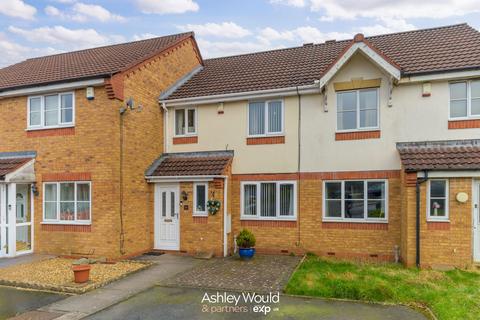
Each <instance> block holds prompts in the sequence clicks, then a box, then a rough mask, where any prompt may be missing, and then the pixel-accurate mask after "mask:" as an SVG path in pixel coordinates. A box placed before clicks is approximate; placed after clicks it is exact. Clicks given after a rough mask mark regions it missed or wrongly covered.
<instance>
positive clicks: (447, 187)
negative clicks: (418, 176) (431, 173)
mask: <svg viewBox="0 0 480 320" xmlns="http://www.w3.org/2000/svg"><path fill="white" fill-rule="evenodd" d="M432 181H445V216H444V217H439V216H432V215H430V214H431V211H430V200H431V199H432V198H431V196H430V193H431V182H432ZM433 199H443V198H441V197H433ZM449 201H450V183H449V181H448V179H429V180H428V182H427V201H426V208H427V210H426V211H427V221H428V222H450V203H449Z"/></svg>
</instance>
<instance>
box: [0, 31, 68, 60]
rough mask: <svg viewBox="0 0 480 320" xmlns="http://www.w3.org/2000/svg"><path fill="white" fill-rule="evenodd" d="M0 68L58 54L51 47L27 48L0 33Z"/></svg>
mask: <svg viewBox="0 0 480 320" xmlns="http://www.w3.org/2000/svg"><path fill="white" fill-rule="evenodd" d="M0 51H1V52H2V54H1V55H0V68H2V67H5V66H8V65H11V64H14V63H17V62H19V61H22V60H25V59H27V58H31V57H36V56H43V55H49V54H55V53H60V51H58V50H55V49H53V48H51V47H45V48H29V47H26V46H22V45H20V44H18V43H15V42H13V41H11V40H9V39H8V38H7V37H6V36H5V35H4V34H3V33H0Z"/></svg>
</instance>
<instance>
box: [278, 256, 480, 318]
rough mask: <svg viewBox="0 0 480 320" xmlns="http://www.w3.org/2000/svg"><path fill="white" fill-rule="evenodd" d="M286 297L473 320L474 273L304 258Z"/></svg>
mask: <svg viewBox="0 0 480 320" xmlns="http://www.w3.org/2000/svg"><path fill="white" fill-rule="evenodd" d="M286 292H287V293H289V294H297V295H308V296H317V297H323V298H337V299H352V300H363V301H372V302H390V303H403V304H409V305H417V306H418V305H424V306H427V307H429V308H430V309H431V310H432V311H433V313H434V314H435V316H437V317H438V319H441V320H447V319H448V320H450V319H464V320H467V319H478V317H479V315H480V273H478V272H475V271H464V270H451V271H434V270H418V269H407V268H404V267H403V266H401V265H395V264H383V265H378V264H370V263H352V262H344V261H335V260H330V259H322V258H319V257H317V256H314V255H309V256H308V257H307V258H306V259H305V261H304V262H303V264H302V265H301V266H300V267H299V268H298V269H297V271H296V272H295V273H294V274H293V276H292V277H291V279H290V281H289V283H288V284H287V287H286Z"/></svg>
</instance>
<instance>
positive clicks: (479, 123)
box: [448, 119, 480, 129]
mask: <svg viewBox="0 0 480 320" xmlns="http://www.w3.org/2000/svg"><path fill="white" fill-rule="evenodd" d="M472 128H480V119H475V120H474V119H472V120H460V121H448V129H472Z"/></svg>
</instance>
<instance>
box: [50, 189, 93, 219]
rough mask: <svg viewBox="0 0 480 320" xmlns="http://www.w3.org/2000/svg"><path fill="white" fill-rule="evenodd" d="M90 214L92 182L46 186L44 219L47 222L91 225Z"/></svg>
mask: <svg viewBox="0 0 480 320" xmlns="http://www.w3.org/2000/svg"><path fill="white" fill-rule="evenodd" d="M90 213H91V193H90V182H53V183H50V182H48V183H45V184H44V197H43V219H44V221H45V222H60V223H67V222H68V223H76V222H80V223H81V222H83V223H89V222H90V221H91V219H90V218H91V214H90Z"/></svg>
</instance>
